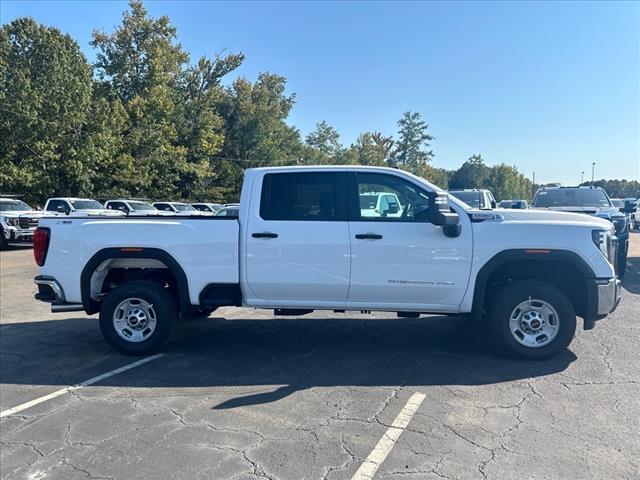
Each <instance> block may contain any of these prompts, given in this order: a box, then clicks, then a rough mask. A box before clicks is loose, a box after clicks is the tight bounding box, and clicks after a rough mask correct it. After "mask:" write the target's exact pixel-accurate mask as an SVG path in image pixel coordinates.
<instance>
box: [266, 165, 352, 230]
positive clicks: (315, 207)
mask: <svg viewBox="0 0 640 480" xmlns="http://www.w3.org/2000/svg"><path fill="white" fill-rule="evenodd" d="M344 185H345V183H344V177H343V174H339V173H338V172H320V173H319V172H308V173H270V174H267V175H265V176H264V180H263V183H262V198H261V201H260V216H261V217H262V218H263V219H264V220H281V221H282V220H284V221H329V222H330V221H336V220H343V221H344V220H346V213H347V208H346V195H345V187H344Z"/></svg>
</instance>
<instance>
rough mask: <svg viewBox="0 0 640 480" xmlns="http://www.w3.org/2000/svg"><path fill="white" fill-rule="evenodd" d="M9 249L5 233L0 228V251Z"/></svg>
mask: <svg viewBox="0 0 640 480" xmlns="http://www.w3.org/2000/svg"><path fill="white" fill-rule="evenodd" d="M6 248H7V241H6V240H5V239H4V232H3V231H2V229H1V228H0V250H5V249H6Z"/></svg>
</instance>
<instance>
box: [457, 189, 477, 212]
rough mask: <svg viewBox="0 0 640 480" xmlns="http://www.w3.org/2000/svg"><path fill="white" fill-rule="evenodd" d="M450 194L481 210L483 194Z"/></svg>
mask: <svg viewBox="0 0 640 480" xmlns="http://www.w3.org/2000/svg"><path fill="white" fill-rule="evenodd" d="M449 193H450V194H451V195H453V196H454V197H456V198H457V199H459V200H462V201H463V202H464V203H466V204H467V205H470V206H471V207H473V208H480V198H481V197H482V193H481V192H456V191H455V190H454V191H451V192H449Z"/></svg>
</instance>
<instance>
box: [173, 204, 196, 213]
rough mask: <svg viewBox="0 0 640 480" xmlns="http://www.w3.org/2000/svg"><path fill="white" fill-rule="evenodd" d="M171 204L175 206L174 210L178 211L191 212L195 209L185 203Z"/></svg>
mask: <svg viewBox="0 0 640 480" xmlns="http://www.w3.org/2000/svg"><path fill="white" fill-rule="evenodd" d="M173 206H174V207H176V210H177V211H179V212H192V211H195V210H196V209H195V208H193V207H192V206H191V205H187V204H186V203H174V204H173Z"/></svg>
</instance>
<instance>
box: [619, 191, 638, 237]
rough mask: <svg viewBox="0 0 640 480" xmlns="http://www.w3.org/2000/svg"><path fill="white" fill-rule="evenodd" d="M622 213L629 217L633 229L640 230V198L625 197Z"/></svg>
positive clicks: (630, 226)
mask: <svg viewBox="0 0 640 480" xmlns="http://www.w3.org/2000/svg"><path fill="white" fill-rule="evenodd" d="M622 213H624V214H625V215H626V216H627V218H628V219H629V228H630V229H631V230H640V198H625V199H624V208H623V210H622Z"/></svg>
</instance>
